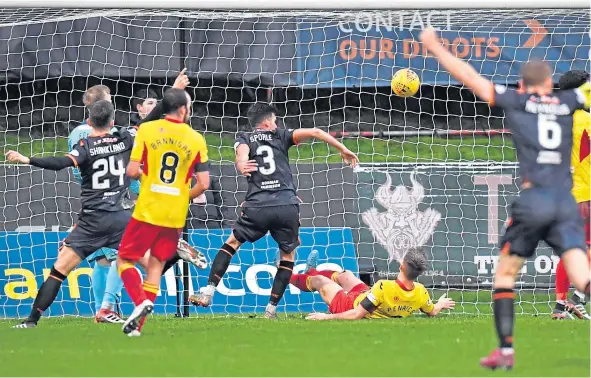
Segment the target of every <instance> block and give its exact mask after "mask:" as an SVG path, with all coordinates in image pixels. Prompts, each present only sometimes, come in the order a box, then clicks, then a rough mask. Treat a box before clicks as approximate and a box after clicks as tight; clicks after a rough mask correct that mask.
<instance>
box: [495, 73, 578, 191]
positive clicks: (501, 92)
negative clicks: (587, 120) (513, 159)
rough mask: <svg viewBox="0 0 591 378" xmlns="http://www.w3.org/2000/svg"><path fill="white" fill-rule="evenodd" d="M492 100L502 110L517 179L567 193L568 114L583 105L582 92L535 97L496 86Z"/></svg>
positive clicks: (569, 180) (570, 126)
mask: <svg viewBox="0 0 591 378" xmlns="http://www.w3.org/2000/svg"><path fill="white" fill-rule="evenodd" d="M494 103H495V105H497V106H499V107H501V108H503V109H504V110H505V117H506V121H507V122H506V124H507V126H508V128H509V129H510V130H511V135H512V138H513V144H514V145H515V149H516V150H517V160H518V161H519V174H520V176H521V179H522V180H523V181H524V182H530V183H531V184H533V185H534V186H538V187H548V188H557V189H561V190H566V191H568V192H570V190H571V188H572V176H571V170H570V163H571V162H570V156H571V150H572V144H573V133H572V129H573V117H572V115H573V113H574V112H575V110H577V109H582V108H583V107H584V104H585V98H584V96H583V94H582V92H581V91H580V90H578V89H576V90H568V91H561V92H555V93H552V94H551V95H549V96H538V95H533V94H526V93H519V92H517V91H516V90H514V89H510V88H506V87H503V86H500V85H496V86H495V101H494Z"/></svg>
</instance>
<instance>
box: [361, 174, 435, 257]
mask: <svg viewBox="0 0 591 378" xmlns="http://www.w3.org/2000/svg"><path fill="white" fill-rule="evenodd" d="M410 181H411V182H412V189H411V190H408V189H407V188H406V187H405V186H404V185H399V186H397V187H396V188H394V190H391V186H392V178H391V177H390V175H389V174H388V175H386V183H385V184H384V185H382V186H381V187H380V188H379V189H378V190H377V191H376V193H375V197H374V199H375V200H376V201H377V202H378V203H379V204H380V205H382V206H383V207H384V208H385V209H386V211H384V212H381V213H380V212H379V211H378V209H376V208H375V207H372V208H371V209H369V210H367V211H365V212H364V213H362V214H361V219H362V220H363V222H364V223H365V224H366V225H367V226H368V227H369V229H370V231H371V232H372V234H373V236H374V238H375V240H376V241H377V242H378V243H380V244H381V245H382V247H384V248H385V249H386V251H388V256H389V260H388V262H391V261H393V260H394V259H396V260H397V261H402V259H403V258H404V255H405V254H406V252H407V251H408V250H409V249H410V248H416V247H422V246H423V245H425V243H426V242H427V240H429V238H430V237H431V235H432V234H433V232H434V231H435V227H437V224H438V223H439V220H440V219H441V214H440V213H439V212H438V211H436V210H433V209H431V208H427V209H426V210H425V211H420V210H419V204H420V203H421V202H422V200H423V197H424V196H425V191H424V188H423V186H422V185H421V184H420V183H419V182H418V181H417V180H416V179H415V172H413V173H411V175H410Z"/></svg>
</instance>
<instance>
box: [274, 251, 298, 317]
mask: <svg viewBox="0 0 591 378" xmlns="http://www.w3.org/2000/svg"><path fill="white" fill-rule="evenodd" d="M293 266H294V262H293V261H284V260H281V261H280V262H279V267H278V268H277V274H276V275H275V279H274V280H273V287H272V288H271V297H270V298H269V303H270V304H272V305H273V306H277V303H279V301H280V300H281V298H283V294H284V293H285V289H287V285H289V280H290V278H291V275H292V273H293Z"/></svg>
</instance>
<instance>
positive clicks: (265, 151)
mask: <svg viewBox="0 0 591 378" xmlns="http://www.w3.org/2000/svg"><path fill="white" fill-rule="evenodd" d="M256 154H257V156H261V157H262V158H263V163H265V166H264V167H259V172H261V174H262V175H265V176H268V175H272V174H273V173H274V172H275V169H277V167H276V165H275V155H273V149H272V148H271V147H270V146H259V148H257V150H256Z"/></svg>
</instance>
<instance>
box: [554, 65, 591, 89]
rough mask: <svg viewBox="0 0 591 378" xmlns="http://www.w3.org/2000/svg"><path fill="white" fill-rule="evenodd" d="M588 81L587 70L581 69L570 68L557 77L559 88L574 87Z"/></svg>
mask: <svg viewBox="0 0 591 378" xmlns="http://www.w3.org/2000/svg"><path fill="white" fill-rule="evenodd" d="M587 81H589V72H587V71H583V70H572V71H568V72H565V73H564V74H562V76H560V79H558V87H559V88H560V89H563V90H566V89H575V88H578V87H580V86H581V85H583V84H585V83H586V82H587Z"/></svg>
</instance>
